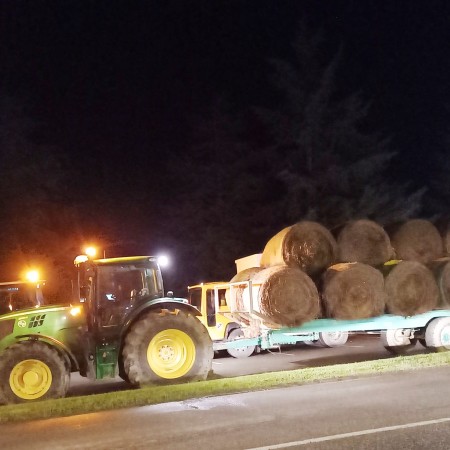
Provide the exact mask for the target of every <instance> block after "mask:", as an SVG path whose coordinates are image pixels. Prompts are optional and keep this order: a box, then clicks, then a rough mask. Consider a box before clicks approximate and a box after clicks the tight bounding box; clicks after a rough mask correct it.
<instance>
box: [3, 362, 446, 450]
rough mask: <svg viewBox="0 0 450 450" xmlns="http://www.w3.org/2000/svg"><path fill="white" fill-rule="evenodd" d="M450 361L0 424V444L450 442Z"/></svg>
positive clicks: (71, 447)
mask: <svg viewBox="0 0 450 450" xmlns="http://www.w3.org/2000/svg"><path fill="white" fill-rule="evenodd" d="M449 379H450V368H448V367H439V368H433V369H421V370H417V371H411V372H401V373H390V374H383V375H379V376H369V377H363V378H359V379H347V380H343V381H334V382H325V383H316V384H310V385H303V386H296V387H289V388H280V389H273V390H268V391H257V392H248V393H242V394H233V395H227V396H217V397H207V398H202V399H196V400H187V401H183V402H172V403H166V404H160V405H153V406H146V407H140V408H130V409H124V410H116V411H108V412H102V413H94V414H85V415H79V416H72V417H66V418H59V419H48V420H38V421H32V422H27V423H16V424H15V423H12V424H4V425H0V436H1V437H0V443H1V448H4V449H8V450H15V449H17V450H22V449H24V450H25V449H26V450H29V449H30V448H32V449H33V450H49V449H52V450H59V449H61V450H62V449H64V450H75V449H88V448H89V449H91V448H92V449H96V450H103V449H105V450H106V449H108V450H111V449H150V450H151V449H157V450H178V449H183V450H203V449H205V450H216V449H220V450H222V449H223V450H230V449H232V450H240V449H254V450H255V449H257V450H263V449H268V448H271V449H284V448H291V449H292V448H297V449H302V448H308V449H314V450H318V449H320V450H332V449H333V450H334V449H341V448H342V449H358V450H364V449H383V450H393V449H396V450H397V449H403V448H407V449H408V450H418V449H433V450H447V449H448V448H449V443H450V383H449Z"/></svg>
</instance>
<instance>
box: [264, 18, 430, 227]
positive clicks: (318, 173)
mask: <svg viewBox="0 0 450 450" xmlns="http://www.w3.org/2000/svg"><path fill="white" fill-rule="evenodd" d="M321 43H322V40H321V35H320V33H315V34H312V35H310V34H308V32H307V30H306V27H304V26H303V25H302V27H301V29H300V33H299V35H298V37H297V39H296V41H295V43H294V46H293V48H294V55H293V58H292V62H288V61H284V60H273V61H272V65H273V68H274V73H275V76H274V86H275V88H276V90H277V92H278V94H279V95H280V99H281V101H280V102H279V103H277V104H276V106H275V107H273V106H272V107H271V108H269V109H266V110H264V112H263V114H261V117H262V118H263V120H265V123H266V124H267V126H268V127H269V128H270V130H271V131H272V141H271V144H270V152H271V153H272V154H273V155H276V157H275V158H274V159H273V166H274V167H276V175H277V177H278V178H279V179H280V180H281V181H282V183H283V185H284V187H285V192H284V193H283V195H282V198H280V202H281V205H282V211H283V215H284V217H283V220H284V221H285V222H286V223H291V222H295V221H298V220H300V219H310V220H317V221H320V222H322V223H324V224H326V225H328V226H336V225H339V224H342V223H344V222H346V221H348V220H350V219H356V218H369V219H373V220H377V221H379V222H381V223H386V222H390V221H397V220H401V219H404V218H407V217H409V216H411V215H414V214H416V213H417V212H418V211H419V209H420V200H421V197H422V195H423V191H422V190H421V191H418V192H413V193H408V186H406V185H399V184H398V183H396V182H392V181H390V180H389V179H388V177H387V169H388V168H389V165H390V164H391V162H392V159H393V157H394V156H395V153H394V152H392V151H391V150H390V148H389V146H390V144H389V140H388V139H386V138H383V137H381V136H379V135H378V134H374V133H369V132H368V131H367V118H368V117H369V114H370V110H369V104H368V103H366V102H364V101H363V99H362V96H361V94H359V93H352V94H349V95H348V94H347V95H346V94H342V92H341V91H340V89H339V82H338V68H339V63H340V61H341V59H342V51H341V50H338V51H337V52H336V54H335V55H334V56H333V57H332V58H331V59H330V60H328V61H325V62H321V61H320V55H322V54H323V51H322V46H321Z"/></svg>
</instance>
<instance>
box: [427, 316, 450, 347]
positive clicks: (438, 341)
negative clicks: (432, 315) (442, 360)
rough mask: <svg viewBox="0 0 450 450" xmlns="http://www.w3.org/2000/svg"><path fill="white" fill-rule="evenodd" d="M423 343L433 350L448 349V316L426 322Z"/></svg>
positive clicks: (449, 331)
mask: <svg viewBox="0 0 450 450" xmlns="http://www.w3.org/2000/svg"><path fill="white" fill-rule="evenodd" d="M425 343H426V346H427V348H429V349H431V350H433V351H435V352H443V351H446V350H450V317H438V318H437V319H433V320H432V321H431V322H430V323H429V324H428V326H427V328H426V330H425Z"/></svg>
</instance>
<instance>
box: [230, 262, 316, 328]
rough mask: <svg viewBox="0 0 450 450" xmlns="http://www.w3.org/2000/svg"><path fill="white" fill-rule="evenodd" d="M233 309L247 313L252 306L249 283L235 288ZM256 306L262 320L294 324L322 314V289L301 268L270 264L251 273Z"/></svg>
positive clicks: (275, 324)
mask: <svg viewBox="0 0 450 450" xmlns="http://www.w3.org/2000/svg"><path fill="white" fill-rule="evenodd" d="M232 292H234V293H235V295H232V296H231V297H232V298H231V302H230V309H231V312H237V313H241V314H244V315H245V312H248V311H249V310H250V292H249V288H248V286H247V287H246V288H245V289H242V290H233V291H232ZM251 295H252V297H253V310H254V311H256V312H257V313H259V314H260V315H262V319H261V320H262V323H263V324H265V325H267V326H270V327H273V326H276V327H295V326H299V325H301V324H303V323H304V322H307V321H309V320H312V319H315V318H317V317H318V316H319V314H320V301H319V293H318V291H317V288H316V285H315V284H314V282H313V281H312V280H311V278H310V277H309V276H308V275H306V274H305V273H304V272H302V271H301V270H300V269H298V268H293V267H288V266H286V265H280V266H273V267H268V268H266V269H263V270H261V271H260V272H257V273H255V274H254V275H253V277H252V292H251Z"/></svg>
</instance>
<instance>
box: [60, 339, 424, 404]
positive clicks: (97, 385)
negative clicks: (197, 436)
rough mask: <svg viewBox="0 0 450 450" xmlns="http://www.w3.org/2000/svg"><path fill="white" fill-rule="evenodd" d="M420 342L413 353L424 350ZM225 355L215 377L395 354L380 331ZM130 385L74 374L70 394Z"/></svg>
mask: <svg viewBox="0 0 450 450" xmlns="http://www.w3.org/2000/svg"><path fill="white" fill-rule="evenodd" d="M424 352H426V350H425V349H424V348H423V347H422V346H421V345H420V344H418V345H417V347H416V348H415V349H413V350H412V351H411V352H410V353H411V354H413V353H424ZM225 354H226V353H225V352H222V354H221V355H218V357H216V358H214V360H213V365H212V367H213V371H214V376H215V377H224V378H227V377H235V376H240V375H251V374H255V373H264V372H274V371H280V370H293V369H301V368H304V367H318V366H328V365H332V364H339V363H349V362H359V361H369V360H375V359H382V358H391V357H392V355H391V354H390V353H389V352H388V351H387V350H386V349H385V348H384V347H383V346H382V344H381V342H380V338H379V336H377V335H351V336H350V337H349V341H348V342H347V344H346V345H344V346H342V347H339V348H319V347H312V346H309V345H306V344H300V345H297V346H284V347H282V348H281V349H280V350H275V349H274V350H271V351H266V352H263V353H260V354H256V355H253V356H251V357H249V358H245V359H235V358H231V357H229V356H223V355H225ZM124 389H129V386H128V385H127V384H126V383H124V382H123V381H122V380H121V379H120V378H117V379H115V380H102V381H96V382H91V381H89V380H86V379H85V378H82V377H80V376H79V375H77V374H72V378H71V388H70V390H69V392H68V396H78V395H88V394H95V393H102V392H110V391H114V390H124Z"/></svg>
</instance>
